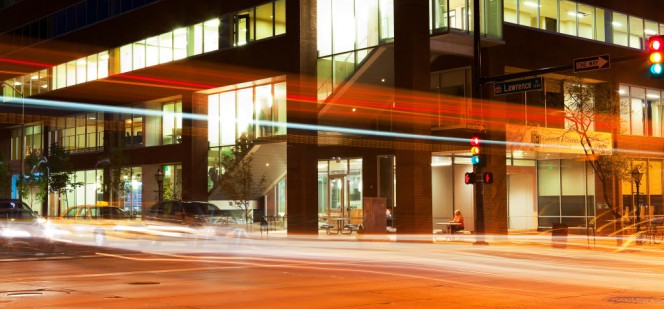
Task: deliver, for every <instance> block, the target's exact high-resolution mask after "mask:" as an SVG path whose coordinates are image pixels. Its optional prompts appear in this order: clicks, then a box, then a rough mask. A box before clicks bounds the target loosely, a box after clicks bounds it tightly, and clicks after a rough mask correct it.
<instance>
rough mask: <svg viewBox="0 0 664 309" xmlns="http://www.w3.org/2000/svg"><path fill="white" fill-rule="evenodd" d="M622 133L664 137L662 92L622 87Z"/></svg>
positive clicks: (620, 89)
mask: <svg viewBox="0 0 664 309" xmlns="http://www.w3.org/2000/svg"><path fill="white" fill-rule="evenodd" d="M618 93H619V94H620V102H621V104H620V122H621V123H620V125H621V133H622V134H627V135H639V136H654V137H662V136H664V135H663V132H662V130H663V128H662V121H663V119H662V117H663V116H662V100H661V97H662V91H660V90H658V89H645V88H641V87H634V86H628V85H620V88H619V91H618Z"/></svg>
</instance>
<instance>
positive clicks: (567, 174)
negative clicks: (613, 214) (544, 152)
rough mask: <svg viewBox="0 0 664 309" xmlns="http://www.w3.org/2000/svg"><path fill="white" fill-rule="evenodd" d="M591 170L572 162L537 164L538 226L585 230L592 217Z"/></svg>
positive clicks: (568, 160)
mask: <svg viewBox="0 0 664 309" xmlns="http://www.w3.org/2000/svg"><path fill="white" fill-rule="evenodd" d="M594 177H595V176H594V173H593V171H592V168H590V167H589V166H587V165H586V163H585V162H582V161H577V160H574V159H563V160H540V161H538V162H537V192H538V205H537V208H538V226H539V227H540V228H550V227H551V226H552V224H554V223H565V224H567V225H568V226H570V227H586V226H587V225H588V223H589V222H591V220H592V218H593V217H594V216H595V198H594V196H595V178H594Z"/></svg>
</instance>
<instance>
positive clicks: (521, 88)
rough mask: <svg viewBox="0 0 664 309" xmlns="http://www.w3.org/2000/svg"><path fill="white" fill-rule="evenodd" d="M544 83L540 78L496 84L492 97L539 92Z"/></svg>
mask: <svg viewBox="0 0 664 309" xmlns="http://www.w3.org/2000/svg"><path fill="white" fill-rule="evenodd" d="M543 84H544V82H543V81H542V77H541V76H540V77H535V78H528V79H522V80H515V81H510V82H503V83H496V84H495V85H494V86H493V94H494V95H505V94H510V93H518V92H526V91H533V90H541V89H542V85H543Z"/></svg>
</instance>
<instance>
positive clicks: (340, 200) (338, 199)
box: [327, 176, 348, 228]
mask: <svg viewBox="0 0 664 309" xmlns="http://www.w3.org/2000/svg"><path fill="white" fill-rule="evenodd" d="M345 181H346V177H345V176H330V181H329V190H328V192H329V195H328V196H329V199H328V203H327V205H328V206H327V218H328V221H329V224H332V225H334V226H336V227H337V228H341V227H343V224H344V221H345V220H347V218H348V214H347V213H346V199H345V187H344V184H345Z"/></svg>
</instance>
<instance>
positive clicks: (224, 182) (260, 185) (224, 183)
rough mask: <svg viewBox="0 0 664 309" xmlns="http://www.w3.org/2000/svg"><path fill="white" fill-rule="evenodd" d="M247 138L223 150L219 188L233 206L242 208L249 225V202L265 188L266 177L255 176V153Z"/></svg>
mask: <svg viewBox="0 0 664 309" xmlns="http://www.w3.org/2000/svg"><path fill="white" fill-rule="evenodd" d="M249 148H250V147H247V145H246V140H245V141H242V140H240V141H238V143H237V144H236V145H235V146H234V147H233V149H232V150H231V151H226V152H222V159H221V162H220V165H221V168H222V175H221V176H220V177H219V183H218V186H219V189H220V190H221V192H223V193H224V195H226V197H227V199H228V201H229V203H230V205H231V206H233V207H236V208H238V209H240V210H242V212H243V214H244V218H245V222H246V224H247V227H248V225H249V221H248V220H247V219H248V218H249V212H250V211H251V209H250V208H249V202H250V201H251V198H252V197H253V196H256V195H260V194H262V193H263V191H264V190H265V183H266V178H265V175H263V176H262V177H261V178H260V179H258V180H256V179H255V178H254V172H253V168H252V165H251V163H252V161H253V160H254V154H253V153H248V150H249Z"/></svg>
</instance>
